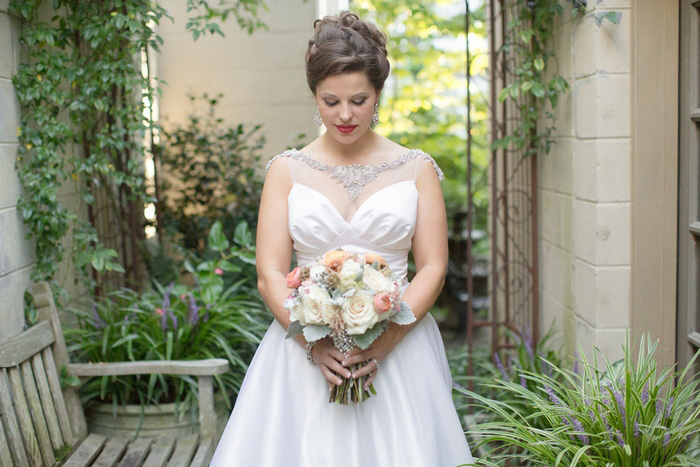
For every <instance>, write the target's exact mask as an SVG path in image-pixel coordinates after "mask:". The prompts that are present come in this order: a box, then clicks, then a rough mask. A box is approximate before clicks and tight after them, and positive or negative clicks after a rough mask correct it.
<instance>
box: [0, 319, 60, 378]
mask: <svg viewBox="0 0 700 467" xmlns="http://www.w3.org/2000/svg"><path fill="white" fill-rule="evenodd" d="M54 340H55V339H54V335H53V330H52V329H51V323H49V322H48V321H42V322H40V323H39V324H37V325H35V326H32V327H31V328H29V329H27V330H26V331H24V332H22V333H21V334H19V335H17V336H14V337H10V338H9V339H7V340H6V341H4V342H0V368H11V367H14V366H17V365H19V364H20V363H22V362H23V361H25V360H27V359H29V358H31V357H32V355H34V354H35V353H38V352H41V351H42V350H43V349H44V348H46V347H47V346H49V345H51V344H53V342H54Z"/></svg>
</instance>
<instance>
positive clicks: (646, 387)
mask: <svg viewBox="0 0 700 467" xmlns="http://www.w3.org/2000/svg"><path fill="white" fill-rule="evenodd" d="M647 402H649V383H646V384H644V388H642V404H644V405H647Z"/></svg>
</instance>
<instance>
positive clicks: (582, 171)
mask: <svg viewBox="0 0 700 467" xmlns="http://www.w3.org/2000/svg"><path fill="white" fill-rule="evenodd" d="M589 8H592V9H593V11H592V12H591V13H589V14H588V15H586V16H585V17H583V18H578V19H574V20H573V21H571V20H570V16H569V9H570V5H567V6H566V7H565V9H566V11H565V13H564V15H563V19H562V20H561V21H560V23H561V24H560V25H559V27H558V30H557V33H556V38H555V43H556V55H557V64H556V66H557V67H558V72H559V73H560V74H561V75H562V76H564V77H565V78H566V79H567V80H568V81H569V83H570V84H571V90H570V92H569V93H568V94H567V95H566V96H564V98H563V99H562V100H561V102H560V107H559V108H558V109H557V112H556V125H557V137H556V139H557V144H556V145H555V146H554V148H553V150H552V151H551V153H550V154H549V155H546V156H542V157H541V159H540V165H539V167H540V172H539V174H538V175H539V180H540V189H539V203H540V204H539V208H540V235H541V243H540V245H541V263H540V264H541V289H540V296H541V303H542V314H541V316H542V321H541V327H542V328H543V329H547V327H548V326H549V324H550V323H551V322H552V320H556V323H557V327H558V328H559V330H561V331H562V334H563V336H564V343H565V346H566V349H565V350H566V351H567V353H569V354H572V353H573V352H574V351H575V350H576V343H577V342H578V343H580V344H581V345H582V346H583V348H584V350H586V351H590V349H591V347H592V345H594V344H595V345H596V346H597V347H599V348H600V349H601V350H603V351H604V352H605V353H606V355H608V357H609V358H611V359H616V358H619V357H620V356H621V348H620V345H621V344H622V343H623V342H624V336H625V330H626V329H627V328H628V327H629V326H630V317H631V309H630V278H631V259H630V258H631V256H630V252H631V247H630V241H631V225H632V224H631V198H630V186H631V173H632V162H631V149H630V127H631V126H630V118H631V110H630V102H631V89H630V62H631V60H630V57H631V54H630V51H631V46H630V40H631V34H630V19H631V12H630V2H629V0H599V1H597V2H589ZM608 11H615V12H619V13H620V14H621V16H620V23H619V24H613V23H611V22H609V21H603V22H601V23H600V24H598V23H597V22H596V16H597V15H602V14H605V13H607V12H608Z"/></svg>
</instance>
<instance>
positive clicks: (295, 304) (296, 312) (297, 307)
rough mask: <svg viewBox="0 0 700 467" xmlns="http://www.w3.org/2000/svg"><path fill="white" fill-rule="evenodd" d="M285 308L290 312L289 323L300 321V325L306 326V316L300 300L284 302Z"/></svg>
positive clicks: (288, 299) (289, 299)
mask: <svg viewBox="0 0 700 467" xmlns="http://www.w3.org/2000/svg"><path fill="white" fill-rule="evenodd" d="M284 307H285V308H286V309H287V311H288V312H289V321H292V322H294V321H299V324H301V325H302V326H306V318H305V316H304V307H303V306H302V305H301V303H300V301H299V300H293V299H291V298H287V300H286V301H285V302H284Z"/></svg>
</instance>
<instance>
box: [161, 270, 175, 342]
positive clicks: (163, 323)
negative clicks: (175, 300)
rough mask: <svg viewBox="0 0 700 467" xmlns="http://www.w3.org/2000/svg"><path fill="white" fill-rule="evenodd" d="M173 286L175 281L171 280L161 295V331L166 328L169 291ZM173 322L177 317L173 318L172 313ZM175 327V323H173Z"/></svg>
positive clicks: (168, 310)
mask: <svg viewBox="0 0 700 467" xmlns="http://www.w3.org/2000/svg"><path fill="white" fill-rule="evenodd" d="M173 287H175V282H171V283H170V285H168V288H167V289H165V294H164V295H163V304H162V305H161V309H162V310H163V315H162V316H163V317H162V318H161V320H160V327H161V329H162V330H163V331H165V330H166V329H168V314H171V313H170V293H171V292H172V290H173ZM173 318H174V319H173V323H176V322H177V318H175V315H173ZM175 327H176V328H177V325H175Z"/></svg>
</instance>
